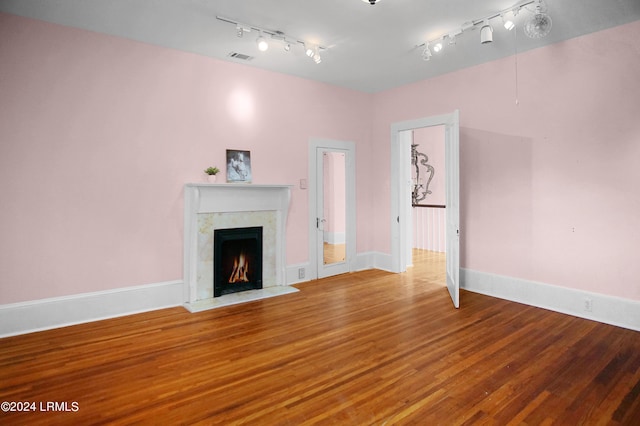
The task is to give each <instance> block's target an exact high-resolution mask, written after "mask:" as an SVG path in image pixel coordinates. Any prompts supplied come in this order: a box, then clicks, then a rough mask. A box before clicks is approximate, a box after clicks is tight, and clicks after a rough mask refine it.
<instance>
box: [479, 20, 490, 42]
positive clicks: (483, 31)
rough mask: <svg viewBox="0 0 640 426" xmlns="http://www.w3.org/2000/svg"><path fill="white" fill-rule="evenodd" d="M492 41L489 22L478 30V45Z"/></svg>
mask: <svg viewBox="0 0 640 426" xmlns="http://www.w3.org/2000/svg"><path fill="white" fill-rule="evenodd" d="M492 41H493V28H492V27H491V25H489V21H485V24H484V25H483V26H482V28H480V43H482V44H487V43H491V42H492Z"/></svg>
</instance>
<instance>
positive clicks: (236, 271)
mask: <svg viewBox="0 0 640 426" xmlns="http://www.w3.org/2000/svg"><path fill="white" fill-rule="evenodd" d="M248 272H249V262H248V261H247V260H246V259H245V256H244V253H240V255H239V256H238V257H236V258H234V259H233V272H231V276H230V277H229V284H233V283H248V282H249V276H248Z"/></svg>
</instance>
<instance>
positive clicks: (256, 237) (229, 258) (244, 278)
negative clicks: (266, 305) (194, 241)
mask: <svg viewBox="0 0 640 426" xmlns="http://www.w3.org/2000/svg"><path fill="white" fill-rule="evenodd" d="M261 288H262V227H261V226H253V227H245V228H231V229H216V230H215V231H214V236H213V296H214V297H220V296H222V295H224V294H230V293H237V292H241V291H246V290H258V289H261Z"/></svg>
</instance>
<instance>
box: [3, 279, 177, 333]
mask: <svg viewBox="0 0 640 426" xmlns="http://www.w3.org/2000/svg"><path fill="white" fill-rule="evenodd" d="M182 287H183V286H182V281H167V282H162V283H156V284H149V285H141V286H135V287H124V288H119V289H115V290H107V291H98V292H94V293H83V294H74V295H71V296H65V297H55V298H50V299H40V300H33V301H29V302H21V303H12V304H7V305H0V337H8V336H14V335H18V334H25V333H32V332H35V331H42V330H49V329H52V328H58V327H66V326H69V325H75V324H81V323H86V322H91V321H98V320H103V319H108V318H115V317H120V316H124V315H131V314H136V313H140V312H147V311H153V310H156V309H163V308H169V307H174V306H181V305H182V303H183V302H184V300H182V299H183V295H182V290H183V288H182Z"/></svg>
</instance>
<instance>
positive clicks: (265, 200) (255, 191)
mask: <svg viewBox="0 0 640 426" xmlns="http://www.w3.org/2000/svg"><path fill="white" fill-rule="evenodd" d="M291 188H292V185H257V184H205V183H187V184H186V185H185V187H184V300H185V303H186V304H187V307H188V308H189V305H194V303H196V302H198V303H202V302H206V301H207V299H212V298H213V280H212V279H211V282H209V276H211V277H212V271H210V270H209V267H208V266H206V265H208V264H207V262H211V266H212V265H213V264H212V262H213V260H212V258H211V256H212V249H213V248H212V247H210V246H209V243H208V241H207V239H210V238H212V235H209V234H211V233H212V231H213V229H221V228H227V227H242V226H256V225H260V226H262V223H261V221H264V222H265V223H264V226H265V227H266V231H267V232H266V234H268V235H270V237H268V238H270V240H267V241H264V247H263V252H264V253H263V258H265V259H266V260H268V262H267V264H268V265H269V266H268V268H269V269H268V270H263V273H264V272H267V273H268V274H267V275H268V276H266V277H265V276H263V287H277V286H285V285H286V283H285V277H286V274H285V268H286V250H285V242H286V235H285V231H286V223H287V214H288V211H289V202H290V199H291ZM256 221H257V222H258V223H256ZM231 224H232V225H231ZM203 242H204V243H203ZM203 259H205V260H204V263H203ZM203 265H205V266H203ZM211 269H212V267H211ZM209 285H210V290H211V291H209ZM238 294H242V293H238ZM223 297H225V296H223ZM216 299H220V298H216ZM190 310H191V309H190Z"/></svg>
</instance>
